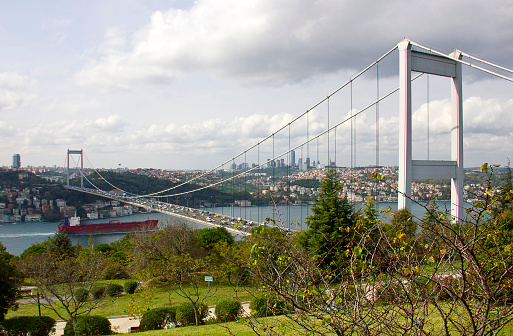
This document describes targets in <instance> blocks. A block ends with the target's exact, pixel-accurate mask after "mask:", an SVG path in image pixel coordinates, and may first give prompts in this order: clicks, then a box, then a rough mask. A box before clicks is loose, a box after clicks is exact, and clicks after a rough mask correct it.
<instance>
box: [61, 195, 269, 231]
mask: <svg viewBox="0 0 513 336" xmlns="http://www.w3.org/2000/svg"><path fill="white" fill-rule="evenodd" d="M66 188H68V189H71V190H75V191H79V192H85V193H88V194H91V195H96V196H101V197H105V198H110V199H113V200H116V201H119V202H123V203H127V204H131V205H135V206H138V207H141V208H145V209H147V210H151V211H156V212H160V213H163V214H166V215H170V216H174V217H178V218H182V219H186V220H189V221H193V222H196V223H199V224H203V225H207V226H212V227H224V228H226V230H228V231H229V232H231V233H234V234H238V235H242V236H248V235H250V234H251V232H250V230H251V227H255V226H258V225H260V224H259V223H255V222H252V221H246V220H244V219H241V218H234V217H230V216H226V215H217V214H214V213H210V212H208V211H202V210H199V209H194V208H188V207H185V206H180V205H175V204H170V203H165V202H159V201H155V200H148V199H141V198H133V197H125V196H118V195H114V194H111V193H108V192H104V191H99V190H96V189H88V188H80V187H74V186H66Z"/></svg>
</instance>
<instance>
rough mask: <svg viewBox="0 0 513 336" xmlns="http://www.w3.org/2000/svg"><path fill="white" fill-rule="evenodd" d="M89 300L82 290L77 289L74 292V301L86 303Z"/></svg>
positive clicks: (85, 292) (85, 291)
mask: <svg viewBox="0 0 513 336" xmlns="http://www.w3.org/2000/svg"><path fill="white" fill-rule="evenodd" d="M88 298H89V292H88V291H87V290H85V289H84V288H79V289H77V290H76V291H75V299H76V300H77V302H86V301H87V299H88Z"/></svg>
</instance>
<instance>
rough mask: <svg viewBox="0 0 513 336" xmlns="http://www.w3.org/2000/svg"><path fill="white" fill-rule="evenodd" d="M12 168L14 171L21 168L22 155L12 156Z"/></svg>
mask: <svg viewBox="0 0 513 336" xmlns="http://www.w3.org/2000/svg"><path fill="white" fill-rule="evenodd" d="M12 167H13V168H14V169H19V168H21V155H20V154H14V155H13V156H12Z"/></svg>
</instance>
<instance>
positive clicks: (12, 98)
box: [0, 72, 33, 112]
mask: <svg viewBox="0 0 513 336" xmlns="http://www.w3.org/2000/svg"><path fill="white" fill-rule="evenodd" d="M30 86H31V83H30V81H29V79H28V78H27V77H24V76H21V75H19V74H17V73H15V72H0V112H1V111H4V110H9V109H13V108H15V107H18V106H20V105H21V104H23V103H24V102H26V101H27V100H28V99H31V98H33V97H32V95H31V93H30Z"/></svg>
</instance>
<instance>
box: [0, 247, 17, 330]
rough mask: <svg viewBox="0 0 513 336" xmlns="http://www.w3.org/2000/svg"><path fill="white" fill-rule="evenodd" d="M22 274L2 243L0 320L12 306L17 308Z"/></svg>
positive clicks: (0, 253) (0, 252) (0, 258)
mask: <svg viewBox="0 0 513 336" xmlns="http://www.w3.org/2000/svg"><path fill="white" fill-rule="evenodd" d="M21 280H22V278H21V275H20V273H19V272H18V271H17V270H16V268H15V266H14V265H13V256H12V255H11V254H10V253H8V252H7V251H6V250H5V246H4V245H2V243H0V321H3V320H4V317H5V314H7V311H8V310H9V309H10V308H13V309H16V308H17V307H18V306H17V304H16V298H17V297H18V290H19V286H20V283H21Z"/></svg>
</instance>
